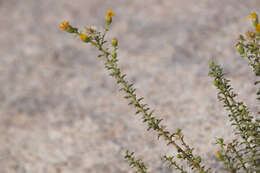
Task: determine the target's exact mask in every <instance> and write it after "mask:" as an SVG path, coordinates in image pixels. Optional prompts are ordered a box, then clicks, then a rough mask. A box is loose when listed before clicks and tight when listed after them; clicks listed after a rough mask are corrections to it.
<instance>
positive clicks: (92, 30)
mask: <svg viewBox="0 0 260 173" xmlns="http://www.w3.org/2000/svg"><path fill="white" fill-rule="evenodd" d="M113 16H115V14H114V13H113V11H112V9H110V10H108V11H107V13H106V24H107V25H110V24H111V22H112V17H113ZM60 29H61V30H63V31H67V32H69V33H74V34H76V35H78V36H79V37H80V39H81V40H82V41H84V42H89V41H91V39H93V37H94V36H95V34H97V32H96V27H95V26H90V27H85V30H86V33H81V32H78V29H77V28H73V27H72V26H70V23H69V21H63V22H61V23H60Z"/></svg>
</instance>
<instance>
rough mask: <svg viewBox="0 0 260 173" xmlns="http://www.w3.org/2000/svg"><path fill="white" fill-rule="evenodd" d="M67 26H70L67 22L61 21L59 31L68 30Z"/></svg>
mask: <svg viewBox="0 0 260 173" xmlns="http://www.w3.org/2000/svg"><path fill="white" fill-rule="evenodd" d="M69 26H70V23H69V21H63V22H61V24H60V29H61V30H67V29H68V28H69Z"/></svg>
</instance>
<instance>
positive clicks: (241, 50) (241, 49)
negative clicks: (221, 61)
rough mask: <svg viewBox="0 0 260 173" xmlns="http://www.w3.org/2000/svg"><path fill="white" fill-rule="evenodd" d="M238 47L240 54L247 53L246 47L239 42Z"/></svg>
mask: <svg viewBox="0 0 260 173" xmlns="http://www.w3.org/2000/svg"><path fill="white" fill-rule="evenodd" d="M236 48H237V51H238V52H239V53H240V55H243V54H244V53H245V50H244V47H243V46H242V45H241V44H238V45H237V46H236Z"/></svg>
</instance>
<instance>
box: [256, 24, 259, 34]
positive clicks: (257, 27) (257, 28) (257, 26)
mask: <svg viewBox="0 0 260 173" xmlns="http://www.w3.org/2000/svg"><path fill="white" fill-rule="evenodd" d="M255 29H256V32H258V33H260V23H259V24H257V25H256V28H255Z"/></svg>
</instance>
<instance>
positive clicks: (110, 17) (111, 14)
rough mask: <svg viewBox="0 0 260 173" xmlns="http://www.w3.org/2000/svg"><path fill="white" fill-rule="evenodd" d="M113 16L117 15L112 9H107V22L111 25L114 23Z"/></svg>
mask: <svg viewBox="0 0 260 173" xmlns="http://www.w3.org/2000/svg"><path fill="white" fill-rule="evenodd" d="M113 16H115V14H114V13H113V11H112V9H110V10H109V11H107V13H106V24H107V25H110V24H111V23H112V17H113Z"/></svg>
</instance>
